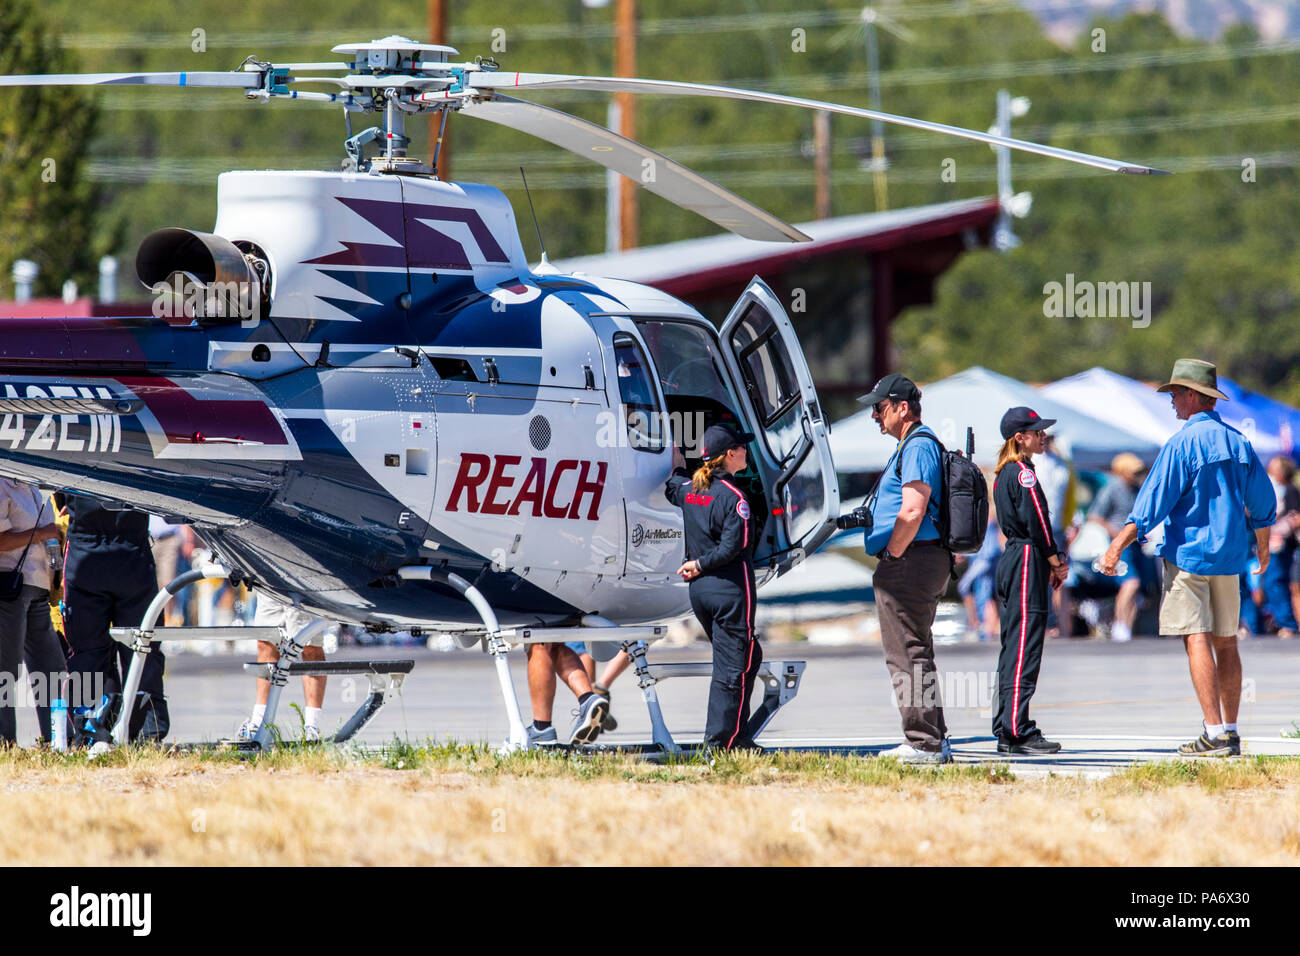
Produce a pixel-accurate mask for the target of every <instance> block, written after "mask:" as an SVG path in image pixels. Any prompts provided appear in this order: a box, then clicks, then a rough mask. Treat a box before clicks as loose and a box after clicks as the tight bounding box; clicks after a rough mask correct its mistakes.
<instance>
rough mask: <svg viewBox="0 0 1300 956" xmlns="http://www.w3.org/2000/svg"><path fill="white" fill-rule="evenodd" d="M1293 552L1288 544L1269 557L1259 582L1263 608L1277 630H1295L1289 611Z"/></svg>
mask: <svg viewBox="0 0 1300 956" xmlns="http://www.w3.org/2000/svg"><path fill="white" fill-rule="evenodd" d="M1295 551H1296V549H1295V545H1293V544H1290V543H1288V544H1287V545H1286V547H1284V548H1283V549H1282V550H1281V551H1279V552H1277V554H1274V555H1270V556H1269V562H1268V570H1267V571H1265V572H1264V580H1263V581H1261V582H1260V584H1261V587H1262V589H1263V591H1264V606H1265V607H1266V608H1267V609H1268V611H1269V613H1270V614H1272V615H1273V621H1274V623H1276V624H1277V627H1278V630H1288V631H1294V630H1295V629H1296V619H1295V613H1294V611H1292V609H1291V565H1292V563H1293V562H1294V561H1295Z"/></svg>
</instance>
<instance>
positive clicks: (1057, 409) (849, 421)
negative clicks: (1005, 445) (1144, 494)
mask: <svg viewBox="0 0 1300 956" xmlns="http://www.w3.org/2000/svg"><path fill="white" fill-rule="evenodd" d="M1016 405H1028V406H1029V407H1030V408H1033V409H1034V410H1035V411H1037V412H1038V413H1039V414H1040V415H1042V416H1043V417H1044V418H1055V419H1057V420H1058V422H1057V424H1056V425H1053V426H1052V428H1051V433H1052V434H1053V435H1055V436H1056V437H1057V439H1058V442H1059V444H1060V445H1061V446H1062V450H1063V451H1066V452H1068V453H1069V454H1070V456H1071V457H1072V458H1073V459H1074V462H1075V464H1077V465H1078V466H1080V467H1082V468H1105V467H1107V466H1109V464H1110V460H1111V459H1112V458H1113V457H1114V456H1115V455H1117V454H1119V453H1120V452H1122V451H1129V452H1133V453H1134V454H1136V455H1138V456H1139V457H1140V458H1142V459H1143V460H1145V461H1148V462H1150V461H1151V460H1152V459H1154V458H1155V456H1156V452H1158V451H1159V450H1160V448H1159V444H1160V443H1159V441H1156V440H1153V439H1151V438H1148V437H1144V436H1141V435H1138V434H1134V433H1133V432H1132V431H1131V430H1128V429H1126V428H1123V427H1119V426H1117V425H1115V424H1110V423H1107V422H1105V421H1102V420H1099V419H1098V418H1095V417H1093V416H1091V415H1086V414H1083V413H1082V412H1079V411H1076V410H1075V408H1073V407H1071V406H1069V405H1065V404H1062V403H1060V402H1058V401H1055V400H1053V399H1052V398H1051V397H1049V396H1046V395H1044V394H1043V392H1041V391H1039V390H1038V389H1036V388H1034V387H1033V386H1031V385H1026V384H1025V383H1024V382H1020V381H1017V380H1016V379H1014V378H1009V377H1007V376H1006V375H999V374H997V373H996V372H991V371H989V370H988V369H986V368H982V367H980V366H975V367H973V368H968V369H966V371H964V372H959V373H958V374H956V375H952V376H950V377H948V378H945V379H941V380H940V381H937V382H933V383H931V384H929V385H925V386H923V387H922V388H921V408H922V420H923V421H924V422H925V423H926V424H927V425H929V426H930V427H931V428H932V429H934V431H935V434H937V435H938V436H939V440H940V441H942V442H943V443H944V446H945V447H947V448H948V449H950V450H953V451H964V450H965V448H966V429H967V427H970V428H973V429H975V462H976V463H977V464H979V465H981V466H982V467H990V468H991V467H992V466H993V465H994V464H995V463H996V457H997V453H998V448H999V447H1001V445H1002V435H1001V432H1000V430H999V425H1000V423H1001V421H1002V416H1003V414H1004V413H1005V412H1006V410H1007V409H1008V408H1012V407H1014V406H1016ZM830 440H831V451H832V454H833V455H834V457H835V470H836V471H838V472H842V473H855V472H864V471H879V470H880V469H882V468H883V467H884V466H885V464H886V462H888V460H889V456H890V455H891V454H892V453H893V451H894V448H895V446H896V444H897V442H895V441H894V439H892V438H890V437H889V436H888V435H882V434H881V433H880V428H879V426H878V425H876V423H875V422H874V421H872V419H871V409H869V408H866V409H863V410H862V411H861V412H858V413H857V414H856V415H851V416H850V417H848V418H845V419H842V420H840V421H838V422H836V423H835V424H834V426H833V427H832V429H831V438H830Z"/></svg>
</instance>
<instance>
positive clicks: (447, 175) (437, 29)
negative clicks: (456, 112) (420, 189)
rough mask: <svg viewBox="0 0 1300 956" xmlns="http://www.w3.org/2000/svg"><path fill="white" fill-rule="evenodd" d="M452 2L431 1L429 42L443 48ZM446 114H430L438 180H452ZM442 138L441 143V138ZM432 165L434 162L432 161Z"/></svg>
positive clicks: (430, 129) (430, 139)
mask: <svg viewBox="0 0 1300 956" xmlns="http://www.w3.org/2000/svg"><path fill="white" fill-rule="evenodd" d="M450 2H451V0H429V36H430V39H429V42H430V43H438V44H442V45H443V46H447V45H449V44H448V43H447V6H448V5H449V4H450ZM445 119H446V113H445V112H444V111H443V110H434V111H433V112H431V113H430V114H429V155H430V156H431V157H432V156H434V155H436V156H437V157H438V178H439V179H441V180H442V181H443V182H448V181H450V180H451V150H450V149H449V148H448V146H447V132H446V131H447V124H446V123H444V122H443V121H444V120H445ZM440 137H441V142H439V138H440ZM430 163H432V160H430Z"/></svg>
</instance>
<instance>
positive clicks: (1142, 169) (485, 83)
mask: <svg viewBox="0 0 1300 956" xmlns="http://www.w3.org/2000/svg"><path fill="white" fill-rule="evenodd" d="M466 80H467V82H468V83H469V85H470V86H471V87H473V88H474V89H480V90H511V91H513V90H524V89H534V90H594V91H597V92H606V93H661V94H677V95H679V96H718V97H723V98H726V99H735V100H756V101H758V102H760V103H775V104H777V105H780V106H802V107H804V108H805V109H812V110H825V111H826V112H829V113H842V114H843V115H845V116H858V117H861V118H863V119H875V120H880V121H881V122H883V123H893V124H895V125H897V126H910V127H912V128H913V129H923V130H929V131H931V132H935V133H945V134H947V135H949V136H960V137H962V138H963V139H973V140H975V141H976V142H980V143H988V144H989V145H991V146H1005V147H1007V148H1008V149H1017V150H1020V151H1021V152H1026V153H1037V154H1038V155H1039V156H1048V157H1051V158H1052V159H1063V160H1066V161H1067V162H1071V163H1081V164H1083V165H1084V166H1093V167H1095V168H1097V169H1105V170H1109V171H1110V172H1115V173H1133V174H1139V175H1148V176H1149V175H1159V176H1167V175H1169V173H1167V172H1166V171H1165V170H1163V169H1155V168H1153V167H1151V166H1143V165H1142V164H1141V163H1129V162H1124V161H1122V160H1117V159H1107V158H1106V157H1104V156H1094V155H1092V154H1091V153H1080V152H1076V151H1075V150H1072V149H1061V148H1059V147H1056V146H1043V145H1041V144H1039V143H1031V142H1029V141H1028V140H1023V139H1011V138H1010V137H1006V136H998V135H996V134H994V133H979V132H976V131H975V130H973V129H963V128H962V127H960V126H948V125H947V124H945V123H931V122H930V121H929V120H922V119H913V118H912V117H910V116H897V115H895V114H893V113H882V112H880V111H878V110H867V109H860V108H859V107H856V106H841V105H840V104H838V103H826V102H823V101H821V100H809V99H804V98H803V97H800V96H784V95H781V94H779V93H761V92H758V91H756V90H739V89H735V88H734V87H730V86H709V85H707V84H704V83H681V82H677V81H675V80H640V79H620V78H617V77H611V76H569V75H566V74H562V73H505V72H502V73H489V72H480V73H471V74H469V76H467V77H466Z"/></svg>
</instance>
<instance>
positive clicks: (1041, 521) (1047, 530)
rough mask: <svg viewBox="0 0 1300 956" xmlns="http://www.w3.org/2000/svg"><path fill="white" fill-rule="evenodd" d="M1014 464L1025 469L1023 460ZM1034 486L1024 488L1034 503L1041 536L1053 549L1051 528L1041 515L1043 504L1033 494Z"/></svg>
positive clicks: (1054, 546)
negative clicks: (1040, 526) (1041, 531)
mask: <svg viewBox="0 0 1300 956" xmlns="http://www.w3.org/2000/svg"><path fill="white" fill-rule="evenodd" d="M1016 464H1017V465H1019V466H1020V470H1021V471H1025V466H1024V463H1023V462H1019V461H1018V462H1016ZM1036 488H1038V485H1037V484H1035V485H1034V487H1033V488H1026V489H1025V490H1026V491H1028V492H1029V500H1030V501H1032V502H1033V503H1034V510H1035V511H1037V512H1038V523H1039V524H1040V525H1042V526H1043V536H1044V537H1045V538H1047V546H1048V547H1049V548H1051V549H1053V550H1055V548H1056V542H1054V541H1053V540H1052V529H1051V528H1049V527H1048V526H1047V520H1046V519H1045V518H1044V517H1043V506H1042V505H1040V504H1039V503H1038V495H1036V494H1034V490H1035V489H1036Z"/></svg>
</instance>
